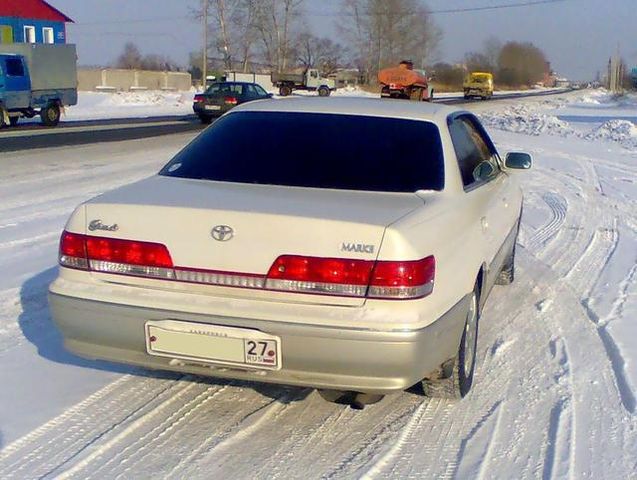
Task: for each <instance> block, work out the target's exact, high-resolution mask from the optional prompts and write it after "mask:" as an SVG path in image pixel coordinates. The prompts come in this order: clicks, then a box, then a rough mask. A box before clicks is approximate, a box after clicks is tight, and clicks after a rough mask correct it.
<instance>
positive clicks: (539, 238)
mask: <svg viewBox="0 0 637 480" xmlns="http://www.w3.org/2000/svg"><path fill="white" fill-rule="evenodd" d="M542 199H543V200H544V202H545V203H546V204H547V205H548V206H549V208H550V209H551V220H550V221H549V223H547V224H546V225H544V226H543V227H542V228H540V229H538V230H537V231H536V233H535V234H534V235H533V236H532V237H531V238H530V239H529V241H528V244H527V248H529V249H531V250H537V249H538V248H540V247H543V246H544V245H545V244H546V243H547V242H548V241H549V240H552V239H553V237H555V235H556V234H557V232H558V231H559V230H560V228H561V227H562V225H563V224H564V220H565V218H566V211H567V209H568V202H567V201H566V199H565V198H564V197H563V196H561V195H558V194H556V193H552V192H548V193H545V194H543V195H542Z"/></svg>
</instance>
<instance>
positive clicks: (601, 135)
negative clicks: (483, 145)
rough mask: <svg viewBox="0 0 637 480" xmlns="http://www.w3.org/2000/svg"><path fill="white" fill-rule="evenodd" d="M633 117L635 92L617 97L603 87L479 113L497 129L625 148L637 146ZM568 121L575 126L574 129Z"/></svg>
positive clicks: (636, 100) (636, 106)
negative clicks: (616, 144) (610, 144)
mask: <svg viewBox="0 0 637 480" xmlns="http://www.w3.org/2000/svg"><path fill="white" fill-rule="evenodd" d="M578 108H579V109H582V108H586V112H585V113H581V112H577V109H578ZM633 117H634V118H635V119H637V96H636V95H624V96H621V97H618V96H614V95H612V94H610V93H609V92H607V91H605V90H599V91H593V92H588V91H587V92H586V93H584V92H582V94H581V95H579V96H577V97H575V98H564V97H558V98H555V99H548V100H545V101H542V102H537V103H530V104H526V103H524V104H518V105H512V106H509V107H507V108H504V109H501V108H500V109H494V110H488V111H486V112H484V113H482V114H480V118H481V120H482V122H483V123H484V124H485V125H487V126H488V127H491V128H494V129H497V130H502V131H506V132H515V133H523V134H526V135H533V136H539V135H545V134H548V135H553V136H560V137H576V138H581V139H584V140H590V141H599V140H603V141H611V142H617V143H619V144H621V145H622V146H623V147H624V148H628V149H634V148H637V126H636V125H635V124H636V122H635V121H633ZM567 120H568V121H567ZM571 122H575V123H576V124H577V126H578V127H579V128H574V126H573V125H574V124H572V123H571ZM582 126H583V128H582Z"/></svg>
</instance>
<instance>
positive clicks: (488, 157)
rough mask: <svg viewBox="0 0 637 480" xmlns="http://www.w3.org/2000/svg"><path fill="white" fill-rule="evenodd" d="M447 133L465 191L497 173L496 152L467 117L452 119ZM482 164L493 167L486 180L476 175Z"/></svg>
mask: <svg viewBox="0 0 637 480" xmlns="http://www.w3.org/2000/svg"><path fill="white" fill-rule="evenodd" d="M449 133H450V135H451V140H452V142H453V147H454V150H455V152H456V157H457V159H458V167H459V168H460V174H461V175H462V183H463V185H464V187H465V189H469V188H473V187H474V186H477V185H479V184H482V183H484V182H485V181H488V180H490V179H491V178H493V177H495V176H497V174H498V173H499V166H498V163H497V160H496V155H497V154H496V152H495V151H494V150H493V149H492V147H491V146H490V145H489V143H490V142H488V141H487V140H486V139H485V138H484V137H483V135H482V133H481V132H480V131H479V130H478V128H477V127H476V125H475V124H474V121H473V120H472V119H471V117H469V116H460V117H456V118H454V119H453V120H452V121H451V123H450V124H449ZM482 162H488V163H490V164H491V166H492V167H493V172H494V173H493V175H490V176H489V177H487V178H483V177H480V176H479V175H477V168H478V166H479V165H480V164H481V163H482Z"/></svg>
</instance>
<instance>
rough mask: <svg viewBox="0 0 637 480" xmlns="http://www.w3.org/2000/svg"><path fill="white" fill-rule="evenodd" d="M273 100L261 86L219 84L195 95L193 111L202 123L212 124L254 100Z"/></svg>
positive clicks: (214, 84) (241, 83) (243, 83)
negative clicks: (233, 109) (239, 106)
mask: <svg viewBox="0 0 637 480" xmlns="http://www.w3.org/2000/svg"><path fill="white" fill-rule="evenodd" d="M266 98H272V94H270V93H268V92H266V91H265V90H264V89H263V88H262V87H261V86H260V85H257V84H256V83H247V82H217V83H213V84H212V85H210V86H209V87H208V89H207V90H206V91H205V92H204V93H198V94H197V95H195V98H194V103H193V110H194V112H195V113H196V114H197V116H198V117H199V119H200V120H201V122H202V123H210V122H211V121H212V119H213V118H215V117H220V116H221V115H223V114H224V113H226V112H227V111H228V110H231V109H232V108H234V107H236V106H237V105H241V104H242V103H246V102H251V101H253V100H264V99H266Z"/></svg>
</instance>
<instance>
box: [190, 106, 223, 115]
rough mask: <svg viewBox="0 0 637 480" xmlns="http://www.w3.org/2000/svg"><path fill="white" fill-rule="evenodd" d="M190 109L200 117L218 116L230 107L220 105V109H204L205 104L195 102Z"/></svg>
mask: <svg viewBox="0 0 637 480" xmlns="http://www.w3.org/2000/svg"><path fill="white" fill-rule="evenodd" d="M192 110H193V111H194V112H195V114H196V115H198V116H200V117H220V116H221V115H223V114H224V113H226V112H227V111H228V110H230V109H229V108H227V107H223V106H222V107H221V109H220V110H206V107H205V105H202V104H199V103H195V104H193V107H192Z"/></svg>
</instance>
